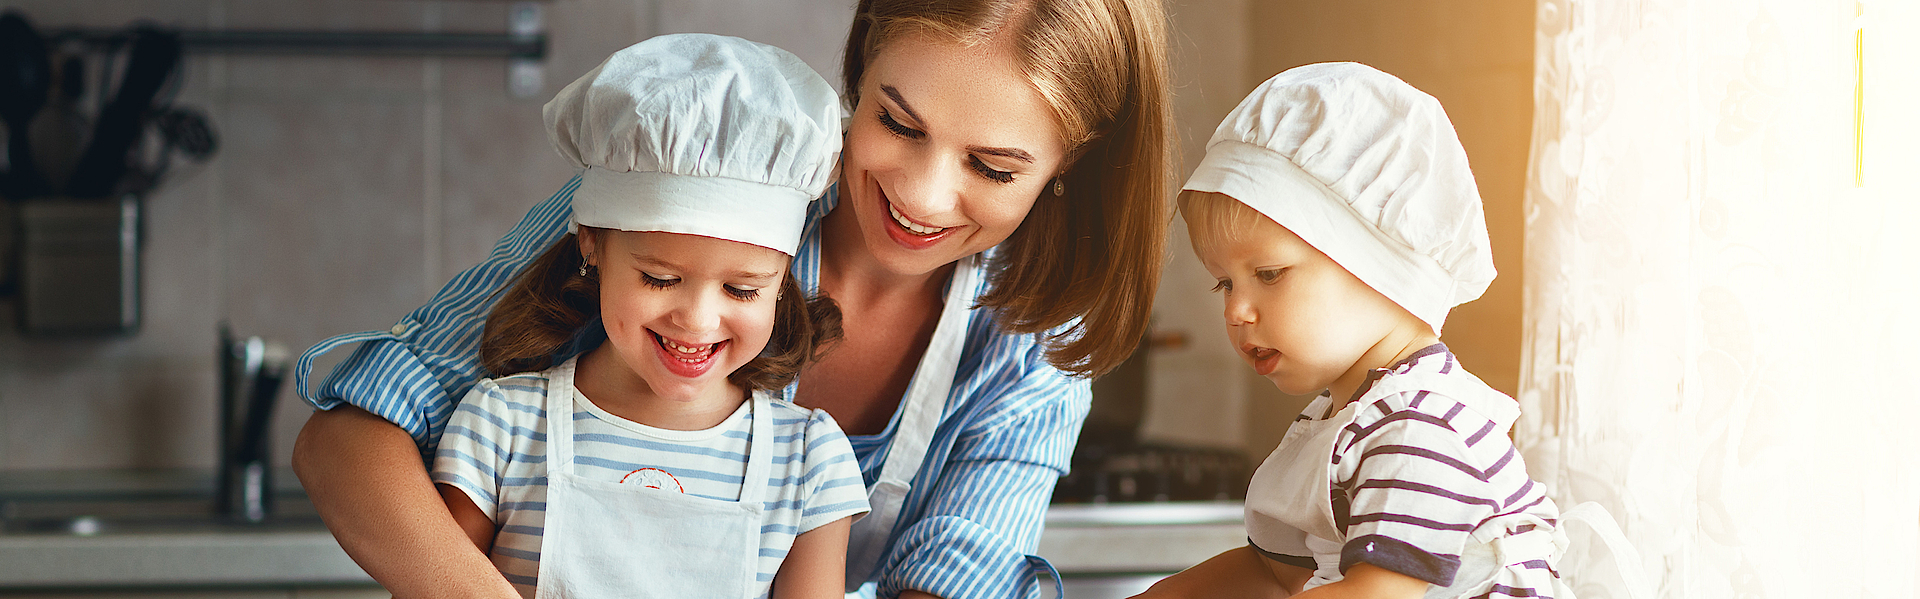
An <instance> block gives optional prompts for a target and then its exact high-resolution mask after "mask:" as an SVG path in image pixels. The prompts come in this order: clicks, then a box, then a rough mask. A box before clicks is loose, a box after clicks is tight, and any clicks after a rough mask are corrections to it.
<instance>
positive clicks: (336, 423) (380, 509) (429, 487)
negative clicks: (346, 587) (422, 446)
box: [293, 406, 520, 599]
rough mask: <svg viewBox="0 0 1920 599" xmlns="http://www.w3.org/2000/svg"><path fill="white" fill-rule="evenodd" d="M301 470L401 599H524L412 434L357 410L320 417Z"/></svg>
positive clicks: (313, 423) (358, 556)
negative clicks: (481, 545)
mask: <svg viewBox="0 0 1920 599" xmlns="http://www.w3.org/2000/svg"><path fill="white" fill-rule="evenodd" d="M293 470H294V473H296V474H298V475H299V476H300V484H301V485H303V486H305V487H306V489H307V495H308V496H309V497H311V498H312V499H313V505H314V508H315V509H317V510H319V512H320V517H321V519H323V520H325V521H326V523H327V528H328V529H329V530H331V531H333V537H334V538H335V539H337V540H338V541H339V542H340V547H341V548H342V549H345V550H346V551H347V555H348V556H350V557H352V558H353V561H354V563H357V564H360V567H361V568H362V569H365V570H366V571H367V574H369V575H371V576H373V579H374V580H375V581H378V582H379V583H380V584H381V586H385V587H386V588H387V590H389V591H392V592H393V594H394V595H395V596H397V597H407V598H414V597H427V598H438V597H447V598H461V597H492V598H496V599H519V597H520V594H519V593H518V592H516V591H514V589H513V586H512V585H510V584H507V579H506V578H505V577H502V576H501V575H500V571H499V570H496V569H494V567H493V563H492V562H490V561H488V560H487V556H486V554H484V553H481V552H480V550H479V549H477V548H475V547H474V540H473V539H470V538H468V536H467V533H466V532H465V531H463V530H461V528H460V525H459V524H457V523H455V522H454V519H453V515H452V514H451V513H450V512H449V511H448V509H447V505H446V504H445V503H443V502H442V500H441V498H440V494H439V492H437V491H435V490H434V486H433V482H432V481H431V480H430V479H429V478H428V477H427V468H426V465H425V464H422V463H420V450H419V449H418V448H417V447H416V446H415V445H414V444H413V438H412V437H410V436H408V435H407V433H406V431H403V430H400V428H399V427H396V426H394V425H393V424H392V423H390V422H387V421H386V420H385V419H382V418H380V417H379V416H375V415H373V414H371V413H368V412H367V411H365V410H362V409H360V408H356V407H353V406H341V407H339V408H335V409H332V410H328V411H324V412H314V414H313V417H311V418H309V419H307V424H306V426H305V427H304V428H302V429H300V437H299V438H298V439H297V440H296V441H295V442H294V447H293Z"/></svg>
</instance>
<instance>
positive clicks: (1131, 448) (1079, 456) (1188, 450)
mask: <svg viewBox="0 0 1920 599" xmlns="http://www.w3.org/2000/svg"><path fill="white" fill-rule="evenodd" d="M1252 477H1253V467H1252V465H1251V463H1249V461H1248V460H1247V458H1246V456H1244V455H1241V454H1240V453H1239V452H1235V451H1229V450H1221V449H1210V448H1197V447H1180V446H1173V445H1159V444H1127V445H1111V446H1106V445H1098V444H1095V445H1082V446H1081V447H1079V448H1078V449H1076V450H1075V451H1074V454H1073V470H1072V471H1071V472H1070V473H1068V474H1067V476H1065V477H1063V478H1061V479H1060V483H1059V484H1058V485H1057V486H1055V487H1054V490H1053V502H1054V503H1110V502H1111V503H1118V502H1165V501H1237V500H1245V499H1246V497H1247V481H1248V480H1249V479H1251V478H1252Z"/></svg>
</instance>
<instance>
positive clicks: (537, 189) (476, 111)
mask: <svg viewBox="0 0 1920 599" xmlns="http://www.w3.org/2000/svg"><path fill="white" fill-rule="evenodd" d="M444 115H445V118H446V124H445V129H444V131H445V142H444V143H443V150H442V152H441V160H442V162H441V168H440V172H441V173H442V175H441V189H442V201H441V221H440V224H441V230H442V231H443V232H442V234H441V238H442V241H443V243H444V249H443V250H442V253H441V255H440V265H439V271H438V274H437V275H435V277H434V279H435V280H436V281H440V282H444V281H446V280H449V279H451V278H452V277H453V275H454V274H456V273H458V272H460V271H462V270H465V269H466V268H468V267H470V266H473V265H474V264H478V263H479V262H480V261H481V260H483V259H485V258H486V256H487V253H488V252H490V251H492V249H493V245H494V242H496V241H498V240H499V239H500V237H501V236H502V235H505V234H506V233H507V231H508V230H510V229H512V228H513V226H514V225H515V224H518V223H519V222H520V219H521V217H523V216H525V215H526V213H527V210H528V209H530V208H532V207H533V206H534V204H537V203H539V202H541V201H542V200H545V199H547V198H548V197H549V196H551V195H553V193H554V192H555V191H557V190H559V189H560V187H561V186H562V185H564V184H565V183H566V182H567V179H568V178H569V177H571V176H572V175H573V168H572V167H571V166H570V165H568V164H567V162H566V160H565V159H563V158H561V157H560V155H559V154H557V153H555V152H554V151H553V147H552V145H551V144H549V143H548V142H547V135H546V131H545V128H544V125H543V124H542V122H541V120H540V107H539V106H538V105H535V104H531V103H528V102H518V101H513V100H509V99H505V98H500V97H490V96H489V95H488V94H485V93H470V94H465V95H463V96H461V97H456V98H449V99H448V100H447V102H446V109H445V112H444Z"/></svg>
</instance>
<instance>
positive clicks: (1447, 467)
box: [1333, 393, 1526, 586]
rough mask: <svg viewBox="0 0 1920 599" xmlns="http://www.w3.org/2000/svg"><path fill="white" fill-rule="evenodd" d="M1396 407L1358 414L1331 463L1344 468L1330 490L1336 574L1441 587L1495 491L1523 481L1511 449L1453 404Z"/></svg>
mask: <svg viewBox="0 0 1920 599" xmlns="http://www.w3.org/2000/svg"><path fill="white" fill-rule="evenodd" d="M1422 395H1426V394H1424V393H1423V394H1422ZM1402 399H1403V397H1402V396H1396V397H1390V398H1383V399H1381V400H1379V401H1376V402H1375V403H1374V405H1372V406H1369V407H1368V408H1366V412H1367V414H1369V415H1370V416H1372V417H1370V418H1361V419H1356V421H1355V422H1354V423H1353V424H1352V425H1349V427H1348V431H1349V432H1350V433H1352V438H1351V440H1350V441H1349V442H1347V443H1346V444H1345V449H1343V450H1342V451H1340V452H1339V454H1338V456H1337V459H1340V460H1341V461H1342V465H1343V466H1344V465H1345V464H1352V470H1351V471H1350V472H1351V474H1350V475H1349V476H1345V477H1342V478H1341V481H1340V483H1339V484H1338V485H1336V487H1335V489H1334V498H1333V502H1334V513H1335V515H1336V517H1339V516H1340V515H1342V514H1345V518H1344V519H1343V520H1344V521H1343V522H1342V524H1344V525H1345V526H1346V536H1347V541H1346V544H1345V545H1344V546H1343V547H1342V548H1341V559H1340V572H1341V573H1345V572H1346V571H1347V570H1348V569H1350V568H1352V567H1353V566H1355V565H1358V564H1361V563H1367V564H1372V565H1374V566H1378V567H1380V568H1384V569H1387V570H1391V571H1394V572H1398V573H1400V574H1404V575H1407V576H1411V577H1414V578H1418V579H1421V580H1424V581H1427V582H1428V583H1431V584H1435V585H1440V586H1448V585H1451V584H1453V579H1454V575H1455V574H1456V573H1457V572H1458V571H1459V569H1460V563H1461V562H1460V555H1461V552H1462V550H1463V549H1464V547H1465V546H1466V543H1467V541H1468V538H1469V536H1470V535H1471V534H1472V532H1473V530H1474V528H1476V527H1477V526H1478V525H1479V524H1480V523H1481V522H1483V521H1485V520H1487V519H1488V518H1491V517H1493V516H1494V515H1495V514H1496V513H1497V512H1498V511H1499V510H1500V509H1501V507H1502V505H1503V502H1502V500H1503V498H1505V497H1507V496H1508V495H1509V494H1511V492H1512V489H1509V490H1508V491H1507V492H1502V491H1501V490H1500V487H1501V486H1503V485H1505V484H1506V482H1507V479H1509V478H1511V477H1512V476H1513V475H1516V474H1517V475H1518V476H1519V477H1520V478H1522V479H1525V478H1526V472H1525V467H1524V466H1522V465H1521V464H1520V463H1519V460H1518V458H1517V455H1516V454H1517V450H1515V449H1514V447H1513V443H1512V442H1511V441H1509V440H1508V439H1507V438H1506V436H1505V435H1490V434H1484V431H1486V430H1488V429H1489V427H1487V426H1486V424H1487V423H1488V422H1490V421H1489V420H1487V419H1486V418H1484V417H1480V416H1478V415H1477V413H1475V412H1473V411H1472V410H1469V409H1465V407H1464V406H1463V405H1462V404H1460V403H1458V402H1455V401H1451V400H1448V399H1446V398H1444V397H1441V396H1439V395H1437V394H1435V395H1430V396H1426V397H1425V402H1424V403H1422V404H1420V405H1419V407H1418V408H1417V409H1416V408H1413V407H1409V405H1408V404H1407V403H1406V402H1403V401H1402ZM1461 431H1466V432H1464V433H1463V432H1461ZM1476 433H1479V434H1476ZM1470 438H1471V439H1472V441H1474V442H1473V443H1471V444H1469V443H1468V441H1469V439H1470ZM1341 469H1342V470H1343V471H1344V470H1346V469H1345V468H1344V467H1343V468H1341ZM1343 504H1344V505H1343ZM1343 507H1344V508H1345V509H1342V508H1343Z"/></svg>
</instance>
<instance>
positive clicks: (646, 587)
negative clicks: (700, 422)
mask: <svg viewBox="0 0 1920 599" xmlns="http://www.w3.org/2000/svg"><path fill="white" fill-rule="evenodd" d="M574 362H575V360H568V361H567V362H566V363H565V364H562V365H560V367H559V368H555V369H554V370H553V374H552V378H550V379H549V380H548V382H547V406H546V407H547V513H546V530H545V532H544V533H542V536H541V541H540V579H539V585H538V589H537V591H536V593H535V595H534V596H535V597H536V598H538V599H561V598H573V599H589V598H599V597H646V598H654V597H658V598H662V599H665V598H685V597H714V598H724V597H753V596H755V595H757V594H758V593H757V591H758V587H757V584H756V580H755V578H756V576H755V574H756V573H757V571H758V570H759V565H760V526H761V523H762V522H763V520H764V519H763V517H762V512H763V509H764V501H763V499H764V497H765V496H766V487H767V477H768V474H769V471H770V468H771V465H770V464H771V462H772V456H769V455H768V451H769V443H771V438H770V437H771V435H772V433H771V432H769V431H770V430H771V429H770V428H769V422H770V421H772V420H773V419H772V418H771V417H770V414H771V412H770V411H769V408H768V405H769V404H768V400H767V398H766V396H765V395H764V394H761V393H755V394H754V395H753V399H752V401H753V408H752V409H753V429H752V433H751V434H752V438H751V439H750V440H749V441H748V450H747V469H746V475H745V477H744V478H742V479H741V481H740V501H717V500H713V499H707V498H703V497H695V496H693V495H687V494H683V493H679V492H676V491H668V490H662V489H652V488H647V487H643V486H640V485H628V484H620V483H613V482H606V481H600V480H589V479H586V478H583V477H580V476H578V475H575V474H574V473H573V461H574V454H573V413H574V409H573V397H574V386H573V372H574Z"/></svg>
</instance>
